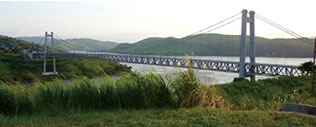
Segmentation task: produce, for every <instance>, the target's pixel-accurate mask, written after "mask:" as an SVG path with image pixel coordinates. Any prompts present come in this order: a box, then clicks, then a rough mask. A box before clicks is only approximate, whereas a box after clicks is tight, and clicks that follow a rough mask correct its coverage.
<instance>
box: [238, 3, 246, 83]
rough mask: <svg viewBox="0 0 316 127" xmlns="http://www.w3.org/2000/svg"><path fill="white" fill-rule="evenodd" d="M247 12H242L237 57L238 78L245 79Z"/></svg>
mask: <svg viewBox="0 0 316 127" xmlns="http://www.w3.org/2000/svg"><path fill="white" fill-rule="evenodd" d="M247 14H248V11H247V10H245V9H244V10H242V19H241V38H240V57H239V78H244V77H246V34H247Z"/></svg>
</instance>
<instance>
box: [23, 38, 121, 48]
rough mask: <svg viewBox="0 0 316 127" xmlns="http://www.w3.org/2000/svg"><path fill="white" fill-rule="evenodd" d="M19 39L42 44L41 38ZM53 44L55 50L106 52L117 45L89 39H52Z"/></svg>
mask: <svg viewBox="0 0 316 127" xmlns="http://www.w3.org/2000/svg"><path fill="white" fill-rule="evenodd" d="M19 39H21V40H24V41H28V42H34V43H37V44H42V45H43V44H44V39H43V37H19ZM49 42H50V41H49ZM54 42H56V44H57V48H59V49H62V50H86V51H108V50H110V49H112V48H114V47H115V46H117V45H118V43H116V42H111V41H99V40H94V39H89V38H78V39H66V40H63V41H60V40H56V39H54ZM49 45H51V43H49Z"/></svg>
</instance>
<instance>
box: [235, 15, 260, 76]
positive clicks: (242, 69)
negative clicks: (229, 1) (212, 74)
mask: <svg viewBox="0 0 316 127" xmlns="http://www.w3.org/2000/svg"><path fill="white" fill-rule="evenodd" d="M249 15H250V16H249V17H248V11H247V10H246V9H244V10H242V20H241V38H240V60H239V78H245V77H247V76H250V80H252V81H253V80H255V72H256V67H255V63H256V62H255V57H256V54H255V53H256V50H255V47H256V45H255V12H254V11H250V12H249ZM247 23H249V24H250V45H249V46H250V52H249V56H250V68H249V72H248V73H249V74H247V72H246V36H247Z"/></svg>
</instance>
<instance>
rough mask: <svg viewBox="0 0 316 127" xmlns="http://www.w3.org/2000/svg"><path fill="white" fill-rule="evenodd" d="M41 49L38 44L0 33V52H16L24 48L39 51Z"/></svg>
mask: <svg viewBox="0 0 316 127" xmlns="http://www.w3.org/2000/svg"><path fill="white" fill-rule="evenodd" d="M42 49H43V47H42V46H40V45H38V44H34V43H29V42H26V41H23V40H20V39H17V38H12V37H7V36H2V35H0V53H4V54H17V53H21V52H23V51H24V50H26V51H27V50H29V51H41V50H42Z"/></svg>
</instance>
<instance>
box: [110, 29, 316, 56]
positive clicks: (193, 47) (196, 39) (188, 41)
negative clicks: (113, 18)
mask: <svg viewBox="0 0 316 127" xmlns="http://www.w3.org/2000/svg"><path fill="white" fill-rule="evenodd" d="M247 40H248V39H247ZM239 45H240V36H237V35H220V34H201V35H194V36H189V37H185V38H180V39H178V38H173V37H168V38H147V39H144V40H142V41H139V42H136V43H133V44H128V43H125V44H119V45H118V46H117V47H115V48H114V49H111V50H110V51H112V52H116V53H128V54H149V55H153V54H154V55H181V56H183V55H185V54H192V53H194V54H195V55H198V56H238V55H239V52H240V51H239ZM166 47H168V48H166ZM247 47H249V42H247ZM312 52H313V48H312V47H310V46H308V45H306V44H304V43H302V42H301V41H300V40H299V39H267V38H262V37H256V55H257V56H264V57H311V56H312Z"/></svg>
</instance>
